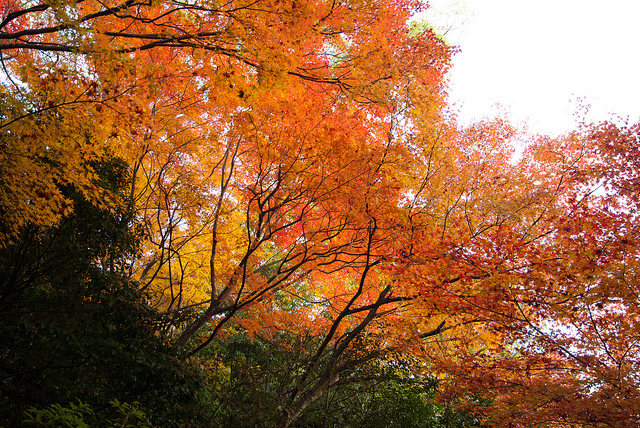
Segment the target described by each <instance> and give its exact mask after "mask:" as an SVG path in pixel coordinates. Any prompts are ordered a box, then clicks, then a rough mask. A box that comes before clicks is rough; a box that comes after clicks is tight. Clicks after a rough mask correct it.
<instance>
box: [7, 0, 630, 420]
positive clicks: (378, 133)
mask: <svg viewBox="0 0 640 428" xmlns="http://www.w3.org/2000/svg"><path fill="white" fill-rule="evenodd" d="M420 6H421V5H420V3H419V2H414V1H409V0H398V1H391V0H378V1H374V2H362V1H357V0H355V1H345V2H325V1H306V2H299V1H258V2H229V3H223V4H221V3H217V2H214V1H190V2H182V1H176V0H164V1H158V2H137V1H133V0H127V1H124V2H97V1H93V0H84V1H79V2H69V1H61V2H55V3H40V2H38V1H33V2H24V3H20V2H9V3H6V4H5V6H4V8H3V9H2V21H1V22H0V54H1V55H2V61H3V66H4V67H3V71H4V73H5V74H4V75H5V78H4V79H3V80H2V91H3V95H4V96H3V102H2V105H1V108H2V110H1V112H0V114H1V116H0V119H1V123H0V131H2V146H1V147H2V149H1V150H0V156H1V157H2V158H1V159H2V164H1V165H2V166H1V167H0V168H2V177H1V180H2V181H1V182H0V210H2V213H3V216H2V224H1V226H2V229H1V230H0V233H1V235H0V245H1V246H4V247H7V248H9V247H10V246H11V245H14V244H15V243H16V242H19V237H20V236H21V235H20V234H21V233H23V231H24V230H26V229H28V228H30V227H37V228H48V227H51V226H53V227H56V225H58V224H62V223H61V222H63V221H64V219H67V218H73V217H71V216H72V215H73V214H72V212H73V210H75V209H77V207H76V201H77V200H78V199H82V200H86V201H90V202H91V203H92V204H93V205H94V207H95V208H96V209H98V210H102V211H103V212H111V213H117V212H118V210H119V209H121V208H122V207H123V206H126V207H132V208H133V209H134V213H135V216H134V217H135V219H136V222H137V224H140V225H142V227H143V228H144V236H145V240H144V242H143V243H142V244H141V249H140V252H139V253H137V254H136V256H135V257H131V260H129V261H130V265H129V266H130V267H131V272H130V274H129V276H130V278H129V279H130V280H132V281H135V284H136V287H137V288H138V291H140V292H143V293H144V296H145V299H146V302H147V305H148V306H149V307H150V308H152V309H153V310H155V311H157V312H158V313H159V314H160V315H161V318H160V319H161V322H160V323H159V324H158V325H157V326H156V327H157V328H158V332H161V334H162V337H164V338H167V339H170V340H171V341H172V342H173V343H174V344H175V345H176V346H177V347H179V348H180V349H182V350H183V352H185V354H186V355H188V356H189V358H190V359H191V361H199V363H200V364H202V365H203V366H206V367H211V370H222V371H224V370H225V369H226V368H225V367H224V365H223V367H220V366H216V364H214V361H215V356H213V357H212V356H211V354H210V353H208V352H206V351H205V350H207V351H208V350H209V347H213V348H212V349H223V348H224V345H225V343H226V342H225V341H227V340H228V339H229V337H231V336H233V334H235V333H237V332H239V331H241V332H242V334H245V335H246V336H247V337H256V338H259V340H262V341H270V343H278V346H279V347H280V348H282V349H281V351H282V352H284V353H288V355H292V356H295V361H296V363H295V367H296V370H295V371H293V372H292V374H291V376H290V377H288V378H287V379H286V382H285V383H283V384H282V385H280V389H279V391H281V393H280V395H279V399H278V400H279V401H278V402H279V406H278V407H277V412H278V416H277V417H275V418H274V419H273V421H274V422H273V425H276V426H280V427H288V426H294V425H295V424H296V423H298V422H299V421H300V420H302V419H304V418H306V417H308V415H309V414H310V412H312V410H313V408H314V406H316V405H317V400H318V399H319V398H320V397H327V396H328V395H327V394H328V393H329V391H334V390H336V388H340V387H344V386H345V385H349V386H353V387H354V388H356V386H354V385H356V384H357V383H358V382H359V381H363V380H364V379H363V378H362V377H361V376H360V375H361V374H362V368H363V367H368V366H371V365H374V366H375V365H378V367H382V368H385V367H391V366H393V365H394V364H395V363H394V361H395V360H394V359H395V358H397V356H399V355H412V356H413V357H414V358H416V359H418V360H420V361H421V365H420V367H421V370H424V371H425V372H428V373H429V374H432V375H434V376H438V377H439V379H440V381H441V382H440V385H443V386H450V388H449V390H448V391H449V392H450V393H451V394H453V395H456V396H458V397H470V398H473V400H470V405H473V404H474V402H475V403H477V402H482V403H486V402H487V401H486V400H491V401H492V402H493V403H495V405H494V406H493V407H492V414H491V415H490V417H491V418H493V420H494V421H497V422H495V423H499V424H503V425H507V426H508V424H512V425H514V426H517V425H518V424H520V425H526V424H539V423H547V424H556V425H562V424H584V425H588V424H592V425H597V424H605V425H606V424H609V425H612V426H629V424H635V423H637V421H636V420H635V419H634V418H636V415H637V411H635V410H633V409H634V407H633V406H634V404H633V403H635V401H634V400H635V398H636V396H637V379H635V375H634V370H633V369H632V367H634V364H635V362H636V360H637V358H636V354H637V351H636V347H635V340H636V337H637V331H636V327H635V326H636V322H635V321H634V320H635V318H636V306H637V299H636V297H635V296H636V294H635V293H636V291H637V290H636V287H635V285H634V284H635V276H634V273H633V272H634V269H635V268H634V263H635V259H636V258H637V257H636V256H635V252H634V251H635V243H636V241H637V240H636V236H635V234H636V233H637V225H636V215H635V210H636V202H637V192H636V191H635V190H636V188H635V186H636V184H635V183H636V177H635V171H636V170H637V168H635V162H636V159H635V153H636V151H637V150H636V145H637V142H638V141H637V140H638V130H637V126H629V127H624V126H616V125H613V124H611V123H606V124H601V125H592V126H587V125H585V126H584V127H583V128H582V129H580V130H578V131H576V132H575V133H571V134H568V135H566V136H563V137H560V138H558V139H550V138H545V137H540V138H535V139H531V140H530V141H528V143H527V146H528V147H527V149H526V151H525V152H524V154H522V156H521V157H517V156H514V150H513V147H514V143H515V142H518V141H519V139H520V140H521V139H522V138H524V137H523V136H522V135H520V134H518V132H517V130H516V129H515V128H513V127H512V126H510V125H509V124H508V123H507V121H506V120H502V119H496V120H493V121H485V122H480V123H476V124H474V125H472V126H469V127H461V126H458V125H457V124H456V123H455V120H454V118H453V116H452V115H451V114H449V113H448V112H447V111H446V108H445V87H444V73H445V72H446V68H447V65H448V61H449V57H450V55H451V52H452V50H451V49H450V48H449V47H447V46H446V45H445V44H444V43H443V42H442V40H440V39H439V38H438V37H436V36H435V35H434V34H433V33H432V32H431V31H429V30H424V28H427V27H426V26H420V25H414V24H412V23H411V21H410V17H411V16H412V14H414V13H415V12H416V11H418V10H419V8H420ZM105 153H118V154H119V155H121V156H122V157H123V158H124V160H125V161H126V163H127V164H128V165H129V166H130V173H131V182H130V186H129V188H128V189H127V192H126V197H124V198H123V197H117V195H115V194H114V193H113V192H112V191H110V190H109V189H107V188H105V187H104V186H100V185H97V184H98V183H99V174H98V173H99V171H98V170H96V165H97V164H96V160H98V159H101V158H102V157H103V155H104V154H105ZM65 189H74V191H75V192H79V194H80V195H82V197H81V198H80V197H78V198H76V199H73V198H70V197H69V196H68V193H65ZM101 256H102V258H100V257H98V256H97V255H96V259H100V266H101V267H102V268H103V269H106V268H107V266H109V265H110V263H111V262H110V260H111V259H110V257H108V254H101ZM92 263H96V261H95V260H93V261H92ZM2 298H3V299H4V298H5V297H4V295H3V296H2ZM283 332H284V333H285V336H287V338H288V340H286V341H278V340H277V338H279V337H282V335H283ZM159 334H160V333H159ZM301 338H313V340H311V341H309V342H304V343H305V344H306V345H307V346H294V345H295V344H300V343H302V342H300V340H301ZM203 355H208V356H207V357H206V358H205V357H203ZM478 397H480V398H482V399H480V400H478ZM474 400H475V401H474ZM621 403H625V404H624V405H622V404H621ZM622 406H624V407H622ZM624 408H627V409H632V410H631V411H627V412H625V411H624ZM594 409H596V410H594ZM616 424H617V425H616ZM625 424H626V425H625Z"/></svg>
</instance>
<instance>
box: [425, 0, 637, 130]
mask: <svg viewBox="0 0 640 428" xmlns="http://www.w3.org/2000/svg"><path fill="white" fill-rule="evenodd" d="M429 3H430V4H431V6H432V11H430V12H427V14H426V16H425V18H426V19H427V20H429V21H436V23H439V24H440V25H445V26H450V25H451V26H453V28H452V30H451V31H450V32H449V33H448V34H447V37H448V39H449V41H450V42H451V43H453V44H457V45H459V46H460V49H461V51H460V53H458V54H457V55H456V56H455V57H454V65H453V69H452V70H451V73H450V79H451V91H450V95H451V97H450V98H451V100H452V101H453V102H455V103H456V104H457V105H458V107H459V108H460V110H461V116H460V117H461V119H462V121H463V122H467V121H470V120H472V119H473V118H476V119H480V118H482V117H484V116H487V115H489V116H491V115H492V114H495V113H496V112H497V110H496V108H495V107H494V106H495V105H496V104H500V105H501V106H502V107H503V109H505V110H507V111H509V112H510V117H511V118H512V119H513V120H514V121H515V122H520V121H525V120H526V121H527V122H528V124H529V128H530V130H531V131H536V132H545V133H552V134H555V133H559V132H562V131H566V130H569V129H571V128H573V125H574V119H573V116H574V112H575V111H576V109H577V106H578V104H577V103H576V101H575V100H576V99H577V98H583V99H584V100H586V102H587V103H589V104H591V106H592V108H591V114H590V116H589V117H590V118H592V119H596V120H600V119H606V118H609V117H610V116H611V115H610V113H614V114H617V115H620V116H623V117H627V116H629V117H630V119H631V121H638V120H640V1H638V0H607V1H606V2H605V1H602V0H535V1H532V0H466V1H464V2H455V1H453V0H429ZM456 3H457V4H458V6H456ZM460 3H462V4H463V6H464V9H465V10H466V11H465V12H463V13H457V14H456V13H455V12H456V11H459V10H460V6H459V4H460ZM451 11H453V12H454V13H453V14H452V15H451ZM447 14H450V15H449V16H446V15H447ZM434 18H435V19H434Z"/></svg>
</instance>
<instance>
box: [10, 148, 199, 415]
mask: <svg viewBox="0 0 640 428" xmlns="http://www.w3.org/2000/svg"><path fill="white" fill-rule="evenodd" d="M95 168H96V170H98V172H99V174H100V177H101V181H100V182H99V183H96V184H97V185H101V186H103V187H105V188H107V189H108V190H110V191H112V192H115V193H116V194H117V193H118V192H121V191H123V190H124V189H125V188H126V186H127V185H128V167H127V165H125V164H124V163H123V162H121V161H119V160H117V159H112V160H105V161H104V162H102V163H99V164H97V165H95ZM64 192H65V194H66V195H67V197H68V198H70V199H72V200H73V201H74V207H75V212H74V213H73V215H71V216H68V217H66V218H65V219H64V220H63V221H62V222H60V223H59V224H55V225H52V226H51V227H49V228H39V227H34V226H31V227H27V228H26V229H25V230H24V231H22V233H21V235H20V239H18V240H16V242H14V243H13V245H10V246H7V247H6V248H4V249H2V250H1V251H0V275H1V276H0V402H1V403H2V405H1V406H0V421H6V422H7V423H9V424H10V425H17V424H18V422H19V421H20V420H21V419H22V418H23V413H24V411H25V410H26V409H27V408H28V407H31V406H35V407H37V408H41V407H46V406H49V405H50V404H52V403H61V404H64V405H66V404H67V403H69V402H74V401H76V400H78V399H80V400H81V401H82V402H84V403H87V405H91V407H92V408H93V411H94V413H95V415H96V418H97V420H100V418H101V417H102V416H103V414H109V409H110V406H109V402H110V401H111V400H114V399H116V400H120V401H122V402H133V401H139V402H140V403H142V405H143V406H144V407H145V409H147V411H148V412H149V413H150V414H152V415H153V417H154V418H156V419H158V420H159V421H162V418H163V417H165V416H164V415H163V414H162V413H163V412H164V411H165V410H167V409H168V408H172V407H173V406H174V405H175V406H177V405H179V404H180V403H181V402H184V401H188V400H190V399H192V397H193V394H194V393H195V389H196V379H195V378H194V377H193V373H192V372H191V371H190V369H189V368H188V366H187V364H186V363H185V362H184V359H182V358H180V356H179V355H178V354H177V351H176V350H174V349H173V348H172V347H171V346H170V345H169V344H168V343H167V339H166V336H164V335H160V334H158V329H159V326H160V325H161V324H160V321H161V319H160V314H158V313H156V312H155V311H153V310H151V309H150V308H149V306H148V305H147V303H146V301H145V296H144V294H143V293H141V292H140V291H139V288H138V286H137V284H135V283H134V282H132V281H131V280H130V279H128V277H127V275H126V271H127V268H128V264H129V261H130V260H131V259H132V258H133V257H135V256H136V251H137V249H136V243H137V241H138V239H139V236H138V230H139V228H137V227H136V225H135V224H134V221H133V219H132V216H131V214H130V212H129V211H128V210H127V209H126V207H124V204H123V207H120V208H117V209H114V210H113V211H112V212H106V211H104V210H101V209H99V208H96V207H95V206H93V205H91V204H90V203H88V202H87V201H86V200H84V199H83V197H82V196H81V195H80V194H79V193H77V192H75V191H74V189H70V188H67V189H64ZM167 403H171V404H170V405H168V404H167ZM104 412H106V413H104Z"/></svg>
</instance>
